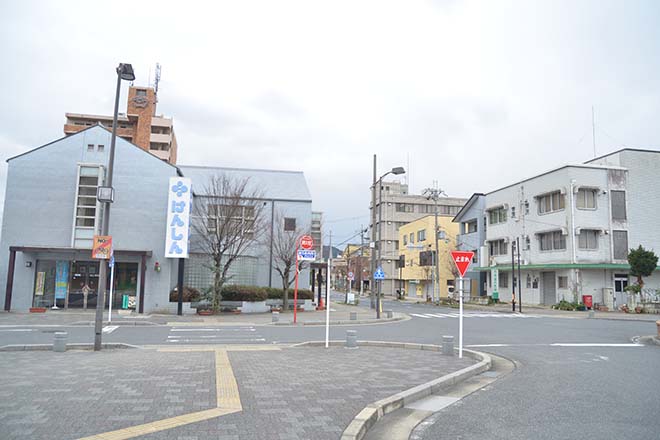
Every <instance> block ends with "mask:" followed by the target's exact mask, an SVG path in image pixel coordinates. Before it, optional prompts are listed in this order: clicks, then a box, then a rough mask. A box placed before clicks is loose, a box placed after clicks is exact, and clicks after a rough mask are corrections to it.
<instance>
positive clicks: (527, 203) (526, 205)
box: [524, 200, 529, 215]
mask: <svg viewBox="0 0 660 440" xmlns="http://www.w3.org/2000/svg"><path fill="white" fill-rule="evenodd" d="M524 207H525V215H527V214H529V201H528V200H525V204H524Z"/></svg>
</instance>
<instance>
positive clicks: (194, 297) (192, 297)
mask: <svg viewBox="0 0 660 440" xmlns="http://www.w3.org/2000/svg"><path fill="white" fill-rule="evenodd" d="M201 297H202V294H201V293H200V292H199V290H197V289H195V288H194V287H188V286H183V302H193V301H199V300H200V298H201ZM178 301H179V293H178V292H177V288H176V287H175V288H174V289H172V291H171V292H170V302H178Z"/></svg>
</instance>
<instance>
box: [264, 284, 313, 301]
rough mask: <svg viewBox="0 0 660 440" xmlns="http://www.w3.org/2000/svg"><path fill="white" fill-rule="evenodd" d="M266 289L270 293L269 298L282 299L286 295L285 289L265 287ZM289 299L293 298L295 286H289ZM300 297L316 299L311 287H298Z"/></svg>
mask: <svg viewBox="0 0 660 440" xmlns="http://www.w3.org/2000/svg"><path fill="white" fill-rule="evenodd" d="M264 290H265V291H266V292H267V293H268V299H282V297H283V296H284V289H277V288H275V287H264ZM289 299H293V287H290V288H289ZM298 299H314V292H312V291H311V290H309V289H298Z"/></svg>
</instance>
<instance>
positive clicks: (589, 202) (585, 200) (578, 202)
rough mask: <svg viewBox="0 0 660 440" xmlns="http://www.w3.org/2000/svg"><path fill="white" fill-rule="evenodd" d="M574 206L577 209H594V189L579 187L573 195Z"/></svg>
mask: <svg viewBox="0 0 660 440" xmlns="http://www.w3.org/2000/svg"><path fill="white" fill-rule="evenodd" d="M575 206H576V207H577V208H578V209H596V190H595V189H590V188H580V189H579V190H578V192H577V194H576V195H575Z"/></svg>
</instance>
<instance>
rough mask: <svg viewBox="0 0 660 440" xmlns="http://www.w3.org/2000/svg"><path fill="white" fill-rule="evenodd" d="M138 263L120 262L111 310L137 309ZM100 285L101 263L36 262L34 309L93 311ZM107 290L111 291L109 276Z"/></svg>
mask: <svg viewBox="0 0 660 440" xmlns="http://www.w3.org/2000/svg"><path fill="white" fill-rule="evenodd" d="M137 278H138V263H117V264H116V265H115V273H114V289H113V296H112V308H113V309H115V310H117V309H135V305H136V302H137V301H136V299H137ZM98 285H99V262H98V261H66V260H63V261H62V260H60V261H55V260H37V270H36V277H35V282H34V299H33V304H34V307H52V306H53V305H54V301H55V299H57V307H60V308H68V307H71V308H82V309H93V308H95V307H96V297H97V292H98ZM107 289H108V290H109V289H110V274H109V273H108V284H107Z"/></svg>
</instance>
